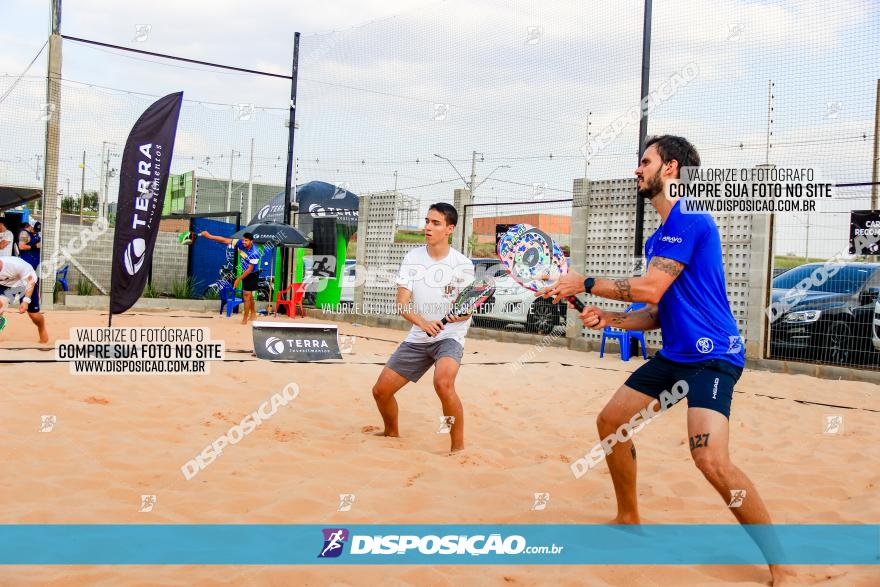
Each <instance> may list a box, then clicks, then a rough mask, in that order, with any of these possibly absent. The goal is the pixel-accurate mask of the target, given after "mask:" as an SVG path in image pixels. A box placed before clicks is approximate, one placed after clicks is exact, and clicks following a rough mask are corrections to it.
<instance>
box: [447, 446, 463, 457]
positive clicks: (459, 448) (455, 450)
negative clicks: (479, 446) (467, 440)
mask: <svg viewBox="0 0 880 587" xmlns="http://www.w3.org/2000/svg"><path fill="white" fill-rule="evenodd" d="M463 450H464V445H462V446H453V447H452V448H450V449H449V454H450V455H454V454H455V453H458V452H461V451H463Z"/></svg>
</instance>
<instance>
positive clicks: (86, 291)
mask: <svg viewBox="0 0 880 587" xmlns="http://www.w3.org/2000/svg"><path fill="white" fill-rule="evenodd" d="M93 291H95V286H94V285H92V282H91V281H89V280H88V279H82V278H80V279H79V281H77V282H76V295H78V296H90V295H92V292H93Z"/></svg>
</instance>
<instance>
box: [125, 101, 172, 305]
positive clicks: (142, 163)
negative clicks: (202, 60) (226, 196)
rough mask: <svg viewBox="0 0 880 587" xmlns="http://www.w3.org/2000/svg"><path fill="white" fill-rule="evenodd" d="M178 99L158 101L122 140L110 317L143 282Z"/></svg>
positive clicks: (168, 163)
mask: <svg viewBox="0 0 880 587" xmlns="http://www.w3.org/2000/svg"><path fill="white" fill-rule="evenodd" d="M182 103H183V92H177V93H175V94H169V95H167V96H165V97H164V98H160V99H159V100H156V102H154V103H153V105H152V106H150V107H149V108H147V110H146V111H145V112H144V113H143V114H142V115H141V117H140V118H138V120H137V122H136V123H135V124H134V127H132V129H131V133H129V135H128V140H127V141H126V142H125V149H124V150H123V152H122V163H121V166H120V171H119V199H118V201H117V202H118V203H117V207H116V232H115V235H114V237H113V265H112V270H111V277H110V316H111V317H112V315H113V314H121V313H123V312H125V311H126V310H128V309H129V308H130V307H132V306H133V305H134V303H135V302H136V301H137V300H138V298H139V297H140V296H141V294H142V293H143V291H144V287H145V286H146V284H147V277H148V274H149V269H150V266H151V264H152V259H153V247H154V245H155V244H156V237H157V236H158V233H159V220H160V219H161V216H162V205H163V203H164V200H165V188H166V186H167V185H168V175H169V172H170V171H171V155H172V153H173V152H174V137H175V134H176V133H177V120H178V118H179V117H180V107H181V104H182Z"/></svg>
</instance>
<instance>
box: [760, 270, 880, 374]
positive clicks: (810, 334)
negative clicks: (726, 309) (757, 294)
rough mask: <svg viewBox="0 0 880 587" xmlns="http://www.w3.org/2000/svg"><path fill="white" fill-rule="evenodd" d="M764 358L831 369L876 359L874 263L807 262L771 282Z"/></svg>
mask: <svg viewBox="0 0 880 587" xmlns="http://www.w3.org/2000/svg"><path fill="white" fill-rule="evenodd" d="M772 283H773V290H772V292H771V306H770V320H771V324H770V356H771V358H774V359H795V360H810V361H818V362H823V363H830V364H832V365H861V364H865V363H871V362H874V361H876V360H877V358H878V353H877V352H876V351H874V350H873V348H872V345H871V326H872V322H873V314H874V303H875V302H876V300H877V297H878V292H880V263H855V262H852V263H845V262H836V263H835V262H831V263H827V264H826V263H809V264H806V265H801V266H799V267H795V268H793V269H789V270H788V271H786V272H784V273H782V274H780V275H778V276H776V277H775V278H773V282H772Z"/></svg>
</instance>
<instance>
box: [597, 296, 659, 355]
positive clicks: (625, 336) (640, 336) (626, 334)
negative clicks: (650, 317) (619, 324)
mask: <svg viewBox="0 0 880 587" xmlns="http://www.w3.org/2000/svg"><path fill="white" fill-rule="evenodd" d="M645 305H646V304H644V303H642V302H638V303H635V304H631V305H630V307H629V308H627V309H626V310H624V313H626V312H634V311H636V310H641V309H642V308H644V307H645ZM630 337H632V338H635V339H636V340H638V341H639V343H640V344H641V347H642V357H643V358H644V359H646V360H647V358H648V351H647V349H646V348H645V333H644V332H643V331H641V330H620V329H618V328H612V327H611V326H606V327H605V328H603V329H602V343H601V345H600V347H599V358H600V359H601V358H602V357H604V356H605V340H606V339H609V338H611V339H614V340H616V341H617V343H618V344H619V345H620V358H621V359H623V360H624V361H629V359H630V357H631V356H632V352H631V348H630V341H629V339H630Z"/></svg>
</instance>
